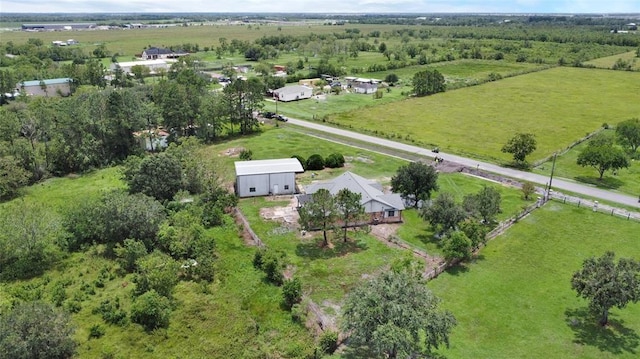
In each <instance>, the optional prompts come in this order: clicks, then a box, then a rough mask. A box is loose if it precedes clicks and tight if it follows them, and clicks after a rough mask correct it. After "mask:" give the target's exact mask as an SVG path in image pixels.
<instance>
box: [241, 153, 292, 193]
mask: <svg viewBox="0 0 640 359" xmlns="http://www.w3.org/2000/svg"><path fill="white" fill-rule="evenodd" d="M235 167H236V184H235V189H236V194H237V195H238V197H241V198H242V197H255V196H268V195H281V194H294V193H296V173H302V172H304V169H303V168H302V164H300V161H298V159H297V158H281V159H272V160H258V161H238V162H235Z"/></svg>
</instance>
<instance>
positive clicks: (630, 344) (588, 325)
mask: <svg viewBox="0 0 640 359" xmlns="http://www.w3.org/2000/svg"><path fill="white" fill-rule="evenodd" d="M565 316H566V322H567V325H568V326H569V328H571V329H572V330H573V332H574V333H575V339H574V341H573V342H574V343H577V344H581V345H590V346H594V347H596V348H598V349H599V350H600V351H603V352H609V353H612V354H622V353H623V352H627V353H632V354H635V353H636V350H637V349H638V346H639V345H640V336H638V334H637V333H636V332H635V331H634V330H633V329H629V328H627V327H625V326H624V320H622V319H614V318H613V317H614V314H611V313H610V314H609V324H608V325H606V326H604V327H603V326H601V325H600V324H599V323H598V318H596V317H595V316H594V315H593V314H592V313H591V312H590V311H589V309H588V308H586V307H583V308H575V309H567V310H566V311H565Z"/></svg>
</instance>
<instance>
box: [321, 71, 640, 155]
mask: <svg viewBox="0 0 640 359" xmlns="http://www.w3.org/2000/svg"><path fill="white" fill-rule="evenodd" d="M638 91H640V73H635V72H626V71H607V70H595V69H579V68H565V67H559V68H553V69H549V70H545V71H539V72H535V73H530V74H527V75H522V76H517V77H511V78H507V79H503V80H500V81H495V82H489V83H486V84H483V85H479V86H473V87H468V88H463V89H459V90H454V91H449V92H445V93H440V94H436V95H432V96H428V97H423V98H412V99H407V100H404V101H399V102H394V103H390V104H385V105H383V106H377V107H375V109H374V108H367V109H361V110H356V111H351V112H348V113H341V114H337V115H334V116H332V117H331V118H330V121H331V122H335V123H338V124H340V125H342V126H346V127H349V128H353V129H356V130H361V131H365V132H368V133H373V134H377V135H379V136H386V137H395V138H405V137H406V136H411V138H412V139H414V140H415V141H416V143H418V144H421V145H423V146H427V145H429V146H439V147H440V148H441V149H443V150H444V151H447V152H452V153H457V154H462V155H467V156H471V157H475V158H479V159H483V160H488V161H494V162H508V161H510V160H511V157H510V155H508V154H504V153H501V151H500V149H501V148H502V146H503V145H504V144H505V143H506V142H507V140H508V139H509V138H511V137H512V136H513V135H514V134H515V133H517V132H531V133H534V134H535V135H536V139H537V142H538V147H537V150H536V151H535V152H534V153H533V154H532V155H530V156H529V157H528V160H529V161H535V160H539V159H541V158H545V157H547V156H549V155H551V154H552V153H553V152H555V151H558V150H561V149H563V148H565V147H567V146H568V145H569V144H571V143H572V142H574V141H576V140H577V139H579V138H581V137H583V136H584V135H585V134H586V133H589V132H593V131H595V130H596V129H598V128H599V127H600V126H601V125H602V124H603V123H605V122H606V123H617V122H619V121H623V120H625V119H628V118H632V117H634V116H637V114H638V112H639V111H640V101H637V93H638Z"/></svg>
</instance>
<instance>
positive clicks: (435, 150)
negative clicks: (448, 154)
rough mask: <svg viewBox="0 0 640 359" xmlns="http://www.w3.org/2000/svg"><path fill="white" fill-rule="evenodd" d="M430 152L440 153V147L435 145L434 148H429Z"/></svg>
mask: <svg viewBox="0 0 640 359" xmlns="http://www.w3.org/2000/svg"><path fill="white" fill-rule="evenodd" d="M431 152H433V153H440V149H439V148H438V147H435V148H434V149H432V150H431Z"/></svg>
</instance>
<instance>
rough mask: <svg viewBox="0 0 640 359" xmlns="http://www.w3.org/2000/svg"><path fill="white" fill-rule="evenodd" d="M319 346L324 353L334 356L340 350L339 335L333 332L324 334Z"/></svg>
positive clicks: (329, 331)
mask: <svg viewBox="0 0 640 359" xmlns="http://www.w3.org/2000/svg"><path fill="white" fill-rule="evenodd" d="M318 346H319V347H320V350H322V352H323V353H326V354H333V352H335V351H336V349H338V333H336V332H334V331H332V330H327V331H326V332H324V333H322V335H321V336H320V343H318Z"/></svg>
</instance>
